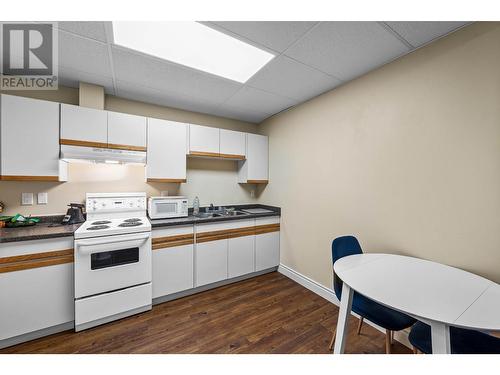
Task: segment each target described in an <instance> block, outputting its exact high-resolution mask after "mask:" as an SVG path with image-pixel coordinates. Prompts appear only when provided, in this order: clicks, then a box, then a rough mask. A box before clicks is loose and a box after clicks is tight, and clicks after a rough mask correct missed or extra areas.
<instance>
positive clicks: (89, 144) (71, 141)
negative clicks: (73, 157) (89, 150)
mask: <svg viewBox="0 0 500 375" xmlns="http://www.w3.org/2000/svg"><path fill="white" fill-rule="evenodd" d="M59 144H61V145H66V146H82V147H96V148H108V144H107V143H103V142H89V141H79V140H77V139H64V138H61V139H59Z"/></svg>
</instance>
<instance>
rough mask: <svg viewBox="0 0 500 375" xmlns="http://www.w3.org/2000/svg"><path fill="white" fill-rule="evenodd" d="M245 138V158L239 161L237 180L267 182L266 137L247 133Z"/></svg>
mask: <svg viewBox="0 0 500 375" xmlns="http://www.w3.org/2000/svg"><path fill="white" fill-rule="evenodd" d="M246 140H247V141H246V145H247V147H246V160H244V161H241V162H240V166H239V174H238V182H239V183H247V184H267V183H268V181H269V142H268V137H267V136H264V135H258V134H250V133H249V134H247V137H246Z"/></svg>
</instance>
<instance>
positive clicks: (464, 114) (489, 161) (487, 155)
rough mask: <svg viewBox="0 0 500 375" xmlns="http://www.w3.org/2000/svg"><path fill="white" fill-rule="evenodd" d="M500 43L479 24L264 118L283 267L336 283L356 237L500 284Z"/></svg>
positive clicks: (491, 27)
mask: <svg viewBox="0 0 500 375" xmlns="http://www.w3.org/2000/svg"><path fill="white" fill-rule="evenodd" d="M499 40H500V23H478V24H473V25H472V26H469V27H467V28H465V29H463V30H461V31H458V32H457V33H455V34H452V35H450V36H448V37H446V38H443V39H441V40H439V41H437V42H435V43H432V44H430V45H428V46H426V47H424V48H422V49H420V50H418V51H416V52H414V53H412V54H410V55H407V56H405V57H403V58H402V59H399V60H397V61H394V62H392V63H390V64H388V65H386V66H384V67H382V68H380V69H378V70H376V71H373V72H371V73H369V74H367V75H365V76H363V77H360V78H359V79H356V80H354V81H352V82H350V83H348V84H346V85H344V86H342V87H340V88H338V89H336V90H333V91H331V92H328V93H326V94H323V95H322V96H319V97H317V98H315V99H313V100H311V101H309V102H307V103H304V104H302V105H300V106H298V107H296V108H293V109H291V110H288V111H286V112H284V113H281V114H279V115H277V116H274V117H272V118H271V119H269V120H267V121H265V122H264V123H263V124H262V125H261V126H262V127H263V132H264V133H265V134H268V135H269V137H270V184H269V186H268V187H267V188H266V189H265V190H264V191H263V192H262V195H261V198H260V199H259V201H260V202H263V203H269V204H275V205H278V206H281V207H282V242H281V252H282V255H281V261H282V263H283V264H285V265H287V266H290V267H291V268H293V269H295V270H296V271H298V272H300V273H302V274H304V275H306V276H308V277H310V278H312V279H313V280H315V281H317V282H319V283H321V284H322V285H324V286H327V287H331V285H332V265H331V250H330V245H331V241H332V239H333V238H335V237H337V236H341V235H345V234H354V235H356V236H357V237H358V238H359V240H360V242H361V244H362V246H363V248H364V250H365V251H367V252H389V253H400V254H408V255H412V256H417V257H422V258H427V259H432V260H435V261H439V262H443V263H446V264H450V265H453V266H457V267H460V268H463V269H466V270H470V271H472V272H476V273H478V274H481V275H484V276H485V277H488V278H490V279H492V280H494V281H496V282H500V230H499V228H500V43H499ZM422 277H425V275H422ZM390 280H391V276H390V275H387V282H391V281H390ZM409 293H411V291H409Z"/></svg>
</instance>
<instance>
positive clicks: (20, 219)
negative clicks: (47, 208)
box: [5, 214, 40, 224]
mask: <svg viewBox="0 0 500 375" xmlns="http://www.w3.org/2000/svg"><path fill="white" fill-rule="evenodd" d="M5 217H7V216H5ZM10 222H11V223H24V224H36V223H39V222H40V219H39V218H38V217H31V216H29V217H24V216H23V215H21V214H15V215H14V216H11V217H10Z"/></svg>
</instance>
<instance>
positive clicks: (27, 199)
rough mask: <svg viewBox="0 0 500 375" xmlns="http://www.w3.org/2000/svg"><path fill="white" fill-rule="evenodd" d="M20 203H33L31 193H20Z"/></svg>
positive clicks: (28, 204)
mask: <svg viewBox="0 0 500 375" xmlns="http://www.w3.org/2000/svg"><path fill="white" fill-rule="evenodd" d="M21 204H22V205H23V206H31V205H33V193H21Z"/></svg>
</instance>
